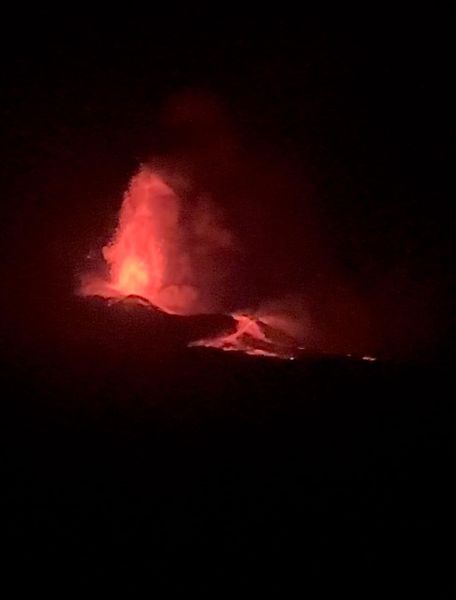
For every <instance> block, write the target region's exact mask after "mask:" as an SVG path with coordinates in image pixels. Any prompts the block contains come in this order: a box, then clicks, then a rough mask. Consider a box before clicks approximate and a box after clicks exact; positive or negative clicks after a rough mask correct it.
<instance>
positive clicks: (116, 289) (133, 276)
mask: <svg viewBox="0 0 456 600" xmlns="http://www.w3.org/2000/svg"><path fill="white" fill-rule="evenodd" d="M179 217H180V199H179V198H178V196H177V195H176V193H175V192H174V191H173V190H172V189H171V188H170V187H169V186H168V185H167V184H166V183H165V182H164V181H163V179H162V178H161V177H160V176H159V175H157V174H155V173H153V172H152V171H151V170H150V169H148V168H147V167H143V168H141V170H140V171H139V173H138V174H137V175H135V176H134V177H133V178H132V180H131V182H130V186H129V189H128V191H127V193H126V194H125V196H124V200H123V203H122V208H121V211H120V216H119V225H118V227H117V230H116V233H115V235H114V238H113V240H112V241H111V242H110V243H109V244H108V245H107V246H105V247H104V248H103V257H104V259H105V261H106V263H107V264H108V267H109V276H108V278H107V279H102V278H100V277H96V276H90V277H88V278H86V280H85V281H84V283H83V285H82V289H81V292H82V294H83V295H97V296H103V297H105V298H116V297H117V298H123V297H126V296H129V295H136V296H142V297H143V298H146V299H147V300H148V301H149V302H150V303H151V304H153V305H155V306H158V307H159V308H160V309H162V310H164V311H166V312H169V313H180V314H187V313H189V312H192V310H193V309H194V304H195V302H196V299H197V296H198V293H197V290H196V288H195V287H194V286H193V285H191V284H189V283H186V280H187V281H189V280H191V267H190V264H189V263H188V260H187V257H186V256H185V253H184V252H181V251H180V239H179Z"/></svg>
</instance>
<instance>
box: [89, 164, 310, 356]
mask: <svg viewBox="0 0 456 600" xmlns="http://www.w3.org/2000/svg"><path fill="white" fill-rule="evenodd" d="M193 209H194V210H193V212H191V213H190V214H189V211H186V210H184V204H183V199H182V198H181V197H180V196H179V195H178V194H177V193H176V191H175V190H174V189H173V188H172V187H171V184H170V183H169V182H168V181H166V178H165V177H164V176H163V175H161V174H160V173H158V172H154V171H152V170H151V169H150V168H149V167H147V166H142V167H141V168H140V170H139V172H138V173H137V174H136V175H135V176H134V177H133V178H132V180H131V182H130V185H129V189H128V191H127V192H126V194H125V196H124V199H123V203H122V207H121V211H120V216H119V223H118V227H117V230H116V232H115V234H114V236H113V239H112V240H111V242H110V243H108V244H107V245H106V246H105V247H104V248H103V251H102V254H103V258H104V261H105V263H106V267H107V273H106V276H105V277H103V276H100V275H95V274H89V275H87V276H86V277H85V278H84V280H83V282H82V286H81V289H80V293H81V294H82V295H84V296H101V297H104V298H107V299H115V300H119V301H122V300H126V299H128V302H129V303H131V302H132V301H133V302H138V303H142V304H146V305H150V306H151V308H158V309H160V310H161V311H163V312H164V313H168V314H172V315H194V314H204V313H208V312H221V310H220V308H221V307H216V306H215V303H214V304H212V305H211V302H208V301H207V297H208V293H210V291H211V286H213V285H214V280H215V281H216V279H217V278H216V277H214V272H215V273H217V269H219V270H221V269H223V261H220V260H218V259H219V258H220V253H223V252H229V251H230V250H231V249H232V245H233V239H234V238H233V236H232V235H231V233H230V232H229V231H228V230H227V229H226V228H225V227H223V225H222V224H221V222H220V219H219V218H218V215H217V213H216V211H215V210H214V208H213V206H212V205H211V203H210V202H208V200H207V199H205V200H204V201H197V202H196V203H195V205H194V206H193ZM204 268H206V269H208V270H210V271H211V272H210V273H209V274H210V275H211V277H210V278H208V277H206V276H205V272H204ZM209 279H210V283H208V280H209ZM142 299H144V300H142ZM144 301H146V302H144ZM217 309H218V310H217ZM190 346H206V347H213V348H218V349H221V350H227V351H241V352H244V353H246V354H251V355H256V356H270V357H279V358H288V359H289V358H293V357H294V356H295V353H296V351H297V350H298V344H297V342H296V341H295V340H294V339H293V338H292V337H290V336H289V335H287V334H286V333H284V332H282V331H281V330H280V329H276V328H275V327H273V326H271V325H269V324H267V323H266V322H265V321H263V320H261V319H259V318H257V317H256V316H255V315H254V314H244V313H242V314H241V313H238V312H236V313H234V314H232V329H231V330H230V331H223V332H220V331H215V332H214V335H213V336H211V337H207V338H205V339H203V340H197V341H193V342H192V343H190Z"/></svg>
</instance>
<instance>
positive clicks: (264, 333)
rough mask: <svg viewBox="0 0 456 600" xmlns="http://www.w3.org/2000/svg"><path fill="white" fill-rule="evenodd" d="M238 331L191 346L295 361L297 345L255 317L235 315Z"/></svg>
mask: <svg viewBox="0 0 456 600" xmlns="http://www.w3.org/2000/svg"><path fill="white" fill-rule="evenodd" d="M232 317H233V318H234V319H235V321H236V329H235V331H234V332H232V333H225V334H223V335H219V336H216V337H213V338H207V339H204V340H198V341H196V342H192V343H191V344H190V346H204V347H206V348H218V349H219V350H225V351H227V352H244V353H245V354H250V355H251V356H273V357H276V358H288V359H293V358H294V357H295V350H298V348H297V347H296V343H295V342H294V340H292V339H291V338H288V336H286V335H285V334H282V333H281V332H279V331H277V330H275V329H273V328H272V327H270V326H268V325H267V324H266V323H264V322H263V321H261V320H260V319H256V318H255V317H252V316H249V315H243V314H233V315H232Z"/></svg>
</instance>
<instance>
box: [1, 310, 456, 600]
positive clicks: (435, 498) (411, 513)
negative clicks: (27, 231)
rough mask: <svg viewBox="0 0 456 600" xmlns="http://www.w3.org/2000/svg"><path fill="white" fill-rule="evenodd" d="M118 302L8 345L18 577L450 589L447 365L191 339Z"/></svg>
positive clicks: (6, 534)
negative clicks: (298, 353) (206, 345)
mask: <svg viewBox="0 0 456 600" xmlns="http://www.w3.org/2000/svg"><path fill="white" fill-rule="evenodd" d="M124 308H125V309H124V310H119V309H117V312H116V310H114V311H113V312H109V310H107V309H106V310H103V311H101V312H100V310H99V309H98V308H93V307H92V308H89V307H88V308H87V309H86V312H83V311H82V312H80V322H79V323H77V321H75V320H74V319H75V315H76V313H77V311H75V312H74V313H73V314H71V315H69V316H71V319H70V321H71V322H72V325H71V323H69V324H68V331H65V328H64V327H63V326H62V331H61V335H60V338H59V337H58V336H57V335H54V339H52V340H51V341H49V340H47V341H43V340H38V339H35V340H34V341H33V344H32V345H31V346H30V348H29V350H28V352H25V351H19V350H17V349H16V350H15V349H14V345H13V346H11V347H10V348H7V349H5V350H4V352H3V362H2V364H3V369H2V383H1V386H2V387H1V389H2V413H3V418H2V434H1V435H2V441H3V447H4V453H3V457H2V467H3V475H2V483H3V486H2V487H3V489H4V491H3V493H2V521H3V523H2V532H3V533H2V540H3V545H4V547H5V550H6V559H3V561H4V563H3V564H4V567H5V569H4V572H5V573H6V574H9V575H10V576H11V577H12V580H13V583H14V585H15V586H17V587H18V588H22V586H24V585H25V586H27V587H31V589H38V588H40V589H44V588H43V587H42V586H43V584H45V585H46V589H47V588H48V586H51V587H53V586H54V585H55V586H56V587H57V588H58V589H59V590H60V592H61V594H62V596H63V597H65V596H66V595H67V593H68V592H69V591H71V590H73V589H74V588H75V587H79V586H80V585H82V587H83V589H86V590H87V591H93V590H94V589H95V588H94V586H95V584H96V585H97V586H100V587H99V588H98V587H97V589H99V590H100V591H101V592H106V593H107V592H108V590H109V591H110V590H114V591H115V590H127V591H130V592H137V593H139V592H140V591H141V590H144V591H147V592H148V593H153V592H156V591H159V590H162V589H167V590H169V591H175V590H178V591H181V592H186V591H189V590H190V589H194V588H195V587H196V589H198V590H205V589H207V590H209V591H212V593H213V594H214V595H215V596H216V597H218V596H219V594H220V593H221V591H224V590H227V589H234V590H235V591H237V592H238V593H243V592H244V591H247V590H248V591H249V592H250V593H255V594H256V593H260V592H262V591H263V590H266V591H272V592H275V593H279V592H284V591H285V590H288V589H295V590H301V591H304V592H306V591H307V592H308V594H309V597H318V596H319V595H322V596H325V595H326V593H327V592H328V590H329V589H331V590H333V591H334V590H335V591H337V590H342V589H344V590H353V591H354V590H355V589H357V590H359V591H361V593H362V594H363V595H364V597H366V598H367V597H372V596H374V595H376V594H377V593H379V594H383V593H385V592H388V593H389V597H396V595H402V594H403V593H405V596H404V597H407V593H410V592H411V589H420V590H426V589H429V590H431V591H432V596H433V597H438V594H437V595H436V590H437V591H438V593H439V594H440V590H442V593H443V591H446V590H448V589H449V587H448V586H449V585H450V583H451V580H450V578H449V575H450V574H451V567H452V562H453V560H452V552H451V547H452V545H453V541H452V534H451V531H450V523H451V515H452V513H453V509H454V497H453V496H452V495H451V489H452V485H453V478H454V462H453V457H454V449H455V441H454V424H455V422H454V416H455V410H454V403H453V400H452V398H451V391H450V390H451V387H452V386H451V382H452V376H451V373H450V370H449V368H448V367H447V366H443V365H439V364H433V365H431V364H427V365H424V364H421V365H406V364H394V363H386V362H376V363H370V362H363V361H356V360H350V359H334V358H329V357H327V358H324V357H309V358H303V359H302V360H296V361H280V360H274V359H260V358H253V357H248V356H243V355H235V354H230V353H223V352H217V351H212V350H206V349H192V350H188V349H185V348H184V346H183V343H182V342H183V341H184V339H185V337H186V335H187V333H186V332H185V331H184V332H183V330H182V329H179V328H178V327H177V328H175V326H174V325H173V327H174V329H172V328H171V326H170V327H169V328H168V329H167V326H166V324H165V323H164V322H162V323H161V325H157V332H158V333H156V334H155V332H154V331H152V330H151V329H150V328H146V327H144V326H143V325H144V323H143V322H142V317H141V316H138V315H140V314H141V313H140V311H139V312H137V311H136V312H135V309H134V308H130V307H124ZM78 310H79V309H78ZM88 315H92V316H91V319H92V322H91V326H89V325H90V319H89V318H88ZM94 315H95V316H96V315H98V316H97V318H95V316H94ZM84 323H85V325H84ZM70 330H71V331H72V332H73V335H72V336H70V335H69V333H68V332H69V331H70ZM177 331H180V333H179V334H178V333H176V332H177ZM179 336H180V339H178V338H179ZM428 586H429V587H428ZM310 590H314V591H312V593H310ZM315 590H316V591H315Z"/></svg>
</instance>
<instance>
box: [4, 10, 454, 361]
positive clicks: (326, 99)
mask: <svg viewBox="0 0 456 600" xmlns="http://www.w3.org/2000/svg"><path fill="white" fill-rule="evenodd" d="M447 23H448V19H447V17H446V16H445V15H444V14H442V15H440V14H432V15H429V14H424V13H423V14H421V15H417V14H414V15H404V16H401V17H399V16H398V15H396V14H385V15H383V16H379V15H362V14H361V15H358V16H357V19H356V20H351V19H350V18H348V16H346V18H345V20H343V21H340V22H337V19H334V22H333V23H328V22H327V21H325V20H316V19H309V18H305V17H303V16H301V17H299V18H298V16H297V15H292V14H285V13H284V14H282V15H280V16H277V15H275V14H274V15H264V14H260V13H257V14H246V13H244V12H235V11H234V10H232V11H230V12H228V11H227V12H226V13H225V14H221V15H219V16H217V17H216V16H213V15H210V14H208V13H206V12H205V11H202V10H201V11H198V10H190V9H185V10H184V11H177V12H175V13H174V14H172V15H170V14H169V12H168V14H166V15H165V14H164V12H163V14H160V13H157V12H154V11H150V14H146V13H145V14H139V13H134V14H133V13H132V14H127V13H118V14H109V15H108V14H107V13H105V14H103V15H95V14H89V13H86V14H79V15H76V14H69V15H67V16H63V15H54V16H52V15H50V14H46V15H44V14H39V15H32V14H28V15H27V18H22V17H21V18H19V17H18V16H17V15H16V16H10V17H9V20H8V19H6V20H5V30H6V33H5V34H4V35H2V42H1V43H2V46H3V47H2V63H3V64H2V75H1V76H2V95H1V101H0V110H1V114H2V121H3V123H4V125H5V126H6V130H5V133H4V134H3V136H2V142H1V153H2V163H1V164H2V173H3V177H2V180H3V181H4V184H3V186H4V188H3V194H2V195H3V205H4V212H3V217H2V225H1V227H2V229H3V232H2V252H3V256H4V260H3V268H4V269H5V277H4V281H5V282H6V285H5V287H6V288H7V289H8V290H12V292H11V293H10V294H8V295H9V296H12V297H13V298H14V301H13V302H9V301H7V304H8V306H10V308H11V305H12V304H14V306H15V308H14V312H15V314H16V316H18V315H20V314H21V312H20V309H18V308H17V306H18V305H21V306H22V304H21V302H23V303H24V306H23V308H24V310H25V309H26V304H27V302H25V301H24V300H23V301H20V300H19V301H18V300H17V298H18V297H24V296H25V297H26V298H27V299H29V298H30V297H36V302H37V304H40V303H47V302H49V297H54V298H55V299H59V298H61V297H64V296H65V294H67V293H69V291H70V289H71V288H72V286H73V285H74V275H75V272H76V271H77V269H78V268H80V263H81V260H83V257H84V256H85V254H86V253H87V251H88V250H89V249H90V248H93V247H97V246H99V245H100V244H101V243H102V242H103V241H104V236H106V235H107V231H109V229H110V228H112V226H113V224H114V223H115V212H116V210H117V208H118V205H116V202H118V198H119V194H120V192H121V190H122V189H123V188H124V187H125V185H126V183H127V181H128V178H129V176H130V175H131V173H132V171H133V170H134V169H135V167H136V165H137V163H138V161H140V160H144V159H146V158H148V157H149V156H150V155H151V154H154V153H157V152H158V153H160V152H163V151H164V150H165V149H166V148H168V145H169V143H170V138H169V137H167V134H166V128H163V123H162V121H160V118H161V117H160V114H162V107H163V105H166V103H167V102H169V98H170V97H172V96H173V95H174V94H177V93H180V92H182V90H188V89H191V90H195V89H198V90H204V91H205V92H208V93H211V94H215V95H216V96H217V98H219V99H220V102H221V103H222V104H223V106H224V107H225V108H226V110H227V111H228V112H229V114H230V119H231V120H232V123H233V124H234V125H233V126H234V127H235V129H236V131H237V132H239V135H240V136H241V139H242V146H243V148H245V152H246V156H248V157H250V158H248V159H247V158H246V161H247V160H251V161H252V165H254V168H256V169H257V175H256V177H258V170H260V171H261V168H263V167H262V166H261V165H264V168H265V170H268V165H274V168H276V169H277V172H278V173H279V172H280V173H282V175H278V177H279V179H280V177H282V179H284V178H286V179H287V185H288V186H289V187H290V186H291V184H290V183H289V182H290V181H293V182H295V181H296V187H295V188H294V189H295V194H294V196H293V193H290V194H288V193H285V196H286V199H284V200H282V206H280V211H279V212H278V208H277V206H278V205H277V202H276V198H275V197H273V194H271V195H270V197H269V199H268V195H267V194H265V195H264V197H263V200H262V201H263V210H264V211H265V213H264V214H266V215H269V216H265V217H264V220H265V222H266V224H267V228H268V227H269V228H270V229H271V225H272V224H274V226H275V227H278V228H279V230H280V231H281V238H287V237H289V238H290V240H291V241H290V242H289V244H290V245H289V246H288V247H287V243H285V242H284V243H283V244H282V246H281V250H280V249H277V252H278V255H281V257H282V261H283V260H284V257H285V258H286V257H287V256H289V257H290V259H289V262H290V263H291V265H293V261H298V262H299V260H300V259H298V258H296V256H301V254H302V244H301V246H300V242H299V240H300V239H301V240H302V239H303V238H306V235H305V231H306V228H307V230H308V224H307V219H308V210H309V206H310V205H312V210H314V211H315V213H317V214H318V216H317V217H315V218H317V219H318V223H319V225H318V234H317V237H318V238H319V239H320V244H321V245H322V246H324V252H325V253H327V254H328V256H330V257H331V258H330V259H328V260H330V262H331V264H332V265H335V266H334V267H331V268H333V269H334V271H335V272H337V273H338V276H340V277H341V278H342V279H343V280H344V281H348V282H350V286H351V287H352V288H353V289H354V290H355V293H356V294H359V295H360V296H362V297H363V299H364V300H363V301H364V302H367V303H368V304H375V312H376V313H377V317H376V318H377V320H379V322H381V323H383V325H386V326H387V329H388V328H389V332H388V333H387V334H386V338H385V339H386V341H385V342H384V343H385V344H386V345H388V344H391V340H392V338H394V337H395V335H396V333H395V332H397V328H396V325H395V324H394V323H396V324H397V326H398V328H399V329H400V330H404V331H406V333H405V334H404V335H405V337H407V336H409V339H410V341H409V344H411V345H413V344H418V343H419V344H422V343H424V342H426V343H427V344H430V345H431V346H433V347H435V348H439V349H440V348H442V347H444V348H445V347H446V346H447V345H448V343H449V341H448V339H447V333H446V332H447V330H448V325H449V319H450V315H451V308H452V303H451V297H450V287H451V281H452V275H451V262H452V255H451V250H452V228H453V220H452V215H451V210H450V209H451V204H450V200H451V191H452V187H450V182H449V169H450V150H449V146H450V137H451V131H450V116H451V109H450V105H451V100H450V95H449V90H450V87H451V78H452V68H451V67H452V60H451V35H450V31H449V27H448V25H447ZM171 143H172V140H171ZM253 156H256V157H258V158H257V160H258V161H259V162H258V163H255V159H253V158H251V157H253ZM277 165H279V166H277ZM287 170H289V171H290V173H292V174H293V175H292V176H291V177H290V179H288V176H287V175H286V173H287V172H288V171H287ZM239 186H240V187H242V185H241V182H240V183H239ZM279 187H280V186H279ZM285 187H286V186H285ZM297 190H299V192H300V193H301V190H303V194H304V195H305V194H307V195H308V196H307V197H308V198H309V199H311V201H310V202H307V203H306V202H301V198H302V196H300V195H299V193H298V191H297ZM280 215H282V218H281V216H280ZM234 219H236V217H234ZM303 223H304V225H303V226H302V224H303ZM244 225H245V224H244ZM301 226H302V228H301ZM287 231H289V232H290V235H289V236H287V234H286V232H287ZM307 238H308V236H307ZM307 238H306V239H307ZM293 250H296V252H294V251H293ZM300 253H301V254H300ZM274 270H275V271H276V272H277V270H278V267H277V266H275V267H274ZM286 270H287V269H286V268H285V269H284V271H285V272H286ZM289 271H290V273H292V272H296V269H293V268H292V267H290V269H289ZM258 277H259V279H260V280H261V276H260V275H259V276H258ZM289 277H290V278H291V279H292V278H293V276H292V275H291V274H290V276H289ZM285 287H286V286H285ZM373 298H375V302H374V300H373ZM56 302H57V300H56ZM397 307H399V308H397ZM410 315H412V316H410ZM382 320H383V321H384V322H383V321H382ZM395 320H396V321H395ZM418 323H420V326H421V324H422V326H423V333H422V335H418V338H414V337H413V335H411V332H412V330H416V329H417V328H418V327H417V326H418ZM410 336H411V337H410ZM388 340H389V341H388Z"/></svg>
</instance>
